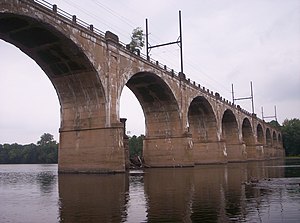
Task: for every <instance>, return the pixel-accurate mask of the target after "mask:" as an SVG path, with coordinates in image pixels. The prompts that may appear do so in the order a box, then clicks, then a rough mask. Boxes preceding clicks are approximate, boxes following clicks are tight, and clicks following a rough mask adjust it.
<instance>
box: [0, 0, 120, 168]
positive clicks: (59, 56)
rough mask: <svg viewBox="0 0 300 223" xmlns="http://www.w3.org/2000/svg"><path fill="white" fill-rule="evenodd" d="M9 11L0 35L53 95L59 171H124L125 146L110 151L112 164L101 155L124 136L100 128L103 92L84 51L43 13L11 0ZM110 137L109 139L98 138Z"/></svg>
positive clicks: (2, 18)
mask: <svg viewBox="0 0 300 223" xmlns="http://www.w3.org/2000/svg"><path fill="white" fill-rule="evenodd" d="M14 4H17V5H14ZM22 7H24V8H22ZM26 7H29V8H26ZM9 10H12V12H8V11H7V12H5V13H2V12H1V13H0V39H2V40H4V41H6V42H8V43H10V44H12V45H14V46H16V47H18V48H19V49H20V50H21V51H22V52H24V53H25V54H26V55H28V56H29V57H30V58H32V59H33V60H34V61H35V62H36V63H37V64H38V65H39V66H40V67H41V69H42V70H43V71H44V72H45V74H46V75H47V76H48V78H49V79H50V81H51V82H52V84H53V86H54V88H55V90H56V93H57V95H58V99H59V103H60V106H61V109H60V112H61V116H60V119H61V124H60V129H59V132H60V137H59V147H60V149H59V164H58V171H59V172H81V171H82V172H85V171H91V172H102V171H108V170H109V169H110V168H112V169H114V171H124V162H125V159H124V151H122V150H118V151H117V152H116V153H115V154H117V153H118V155H116V156H118V157H120V159H119V160H118V161H117V162H115V163H114V166H113V167H112V165H111V164H109V163H108V162H107V160H106V159H107V153H108V152H107V150H108V149H109V148H112V147H113V148H120V147H122V143H120V141H121V140H120V139H119V138H120V137H119V136H123V135H121V130H119V129H116V130H114V131H115V133H111V132H109V131H106V130H105V127H106V126H107V124H108V125H110V123H107V117H106V96H105V91H104V87H103V85H102V83H101V80H100V78H99V75H98V73H97V71H96V69H95V68H94V66H93V65H92V63H91V61H90V60H89V59H88V56H87V55H86V54H85V52H84V51H83V49H82V48H81V47H79V46H78V45H77V43H75V42H74V41H73V40H72V38H71V37H70V36H68V35H71V34H70V33H69V34H67V35H65V34H64V33H62V32H61V31H60V30H58V28H57V27H55V26H53V25H51V24H50V23H47V22H46V21H47V19H46V18H45V19H43V20H42V19H41V18H40V17H38V15H37V14H36V13H35V11H34V10H35V9H34V8H30V6H29V5H27V4H24V5H22V4H21V3H20V2H19V1H14V2H13V1H12V3H11V8H10V9H9ZM13 10H16V13H15V12H13ZM31 10H32V11H31ZM19 13H26V15H20V14H19ZM40 13H41V12H40ZM27 14H28V15H27ZM73 39H74V38H73ZM112 131H113V130H112ZM119 132H120V133H119ZM99 136H101V137H99ZM111 136H114V138H111V139H109V140H106V141H105V140H102V139H103V138H105V139H107V138H109V137H111ZM82 157H84V159H83V158H82Z"/></svg>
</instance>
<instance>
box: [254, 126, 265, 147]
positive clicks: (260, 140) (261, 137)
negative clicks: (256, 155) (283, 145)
mask: <svg viewBox="0 0 300 223" xmlns="http://www.w3.org/2000/svg"><path fill="white" fill-rule="evenodd" d="M256 132H257V142H258V143H260V144H264V142H265V140H264V132H263V129H262V127H261V125H260V124H258V125H257V127H256Z"/></svg>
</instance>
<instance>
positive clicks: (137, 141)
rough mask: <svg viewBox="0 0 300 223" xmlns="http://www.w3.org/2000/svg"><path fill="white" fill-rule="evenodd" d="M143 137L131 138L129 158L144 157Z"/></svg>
mask: <svg viewBox="0 0 300 223" xmlns="http://www.w3.org/2000/svg"><path fill="white" fill-rule="evenodd" d="M143 138H144V136H143V135H140V136H139V137H137V136H136V135H134V136H132V137H130V138H129V156H130V158H134V157H136V156H139V157H142V156H143Z"/></svg>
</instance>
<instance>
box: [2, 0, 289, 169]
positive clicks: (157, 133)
mask: <svg viewBox="0 0 300 223" xmlns="http://www.w3.org/2000/svg"><path fill="white" fill-rule="evenodd" d="M0 38H1V39H2V40H4V41H6V42H9V43H11V44H13V45H15V46H16V47H18V48H19V49H20V50H21V51H23V52H24V53H25V54H27V55H28V56H29V57H31V58H32V59H33V60H34V61H35V62H36V63H37V64H38V65H39V66H40V67H41V68H42V69H43V70H44V72H45V74H46V75H47V76H48V77H49V79H50V80H51V82H52V84H53V85H54V87H55V89H56V92H57V95H58V98H59V102H60V105H61V126H60V129H59V132H60V139H59V165H58V168H59V172H97V173H103V172H124V171H125V170H126V165H127V164H128V148H127V147H128V141H127V140H128V139H127V137H126V135H125V127H124V126H125V121H124V119H120V117H119V107H120V96H121V93H122V90H123V88H124V87H125V85H126V86H127V87H128V88H129V89H130V90H131V91H132V92H133V93H134V94H135V96H136V97H137V99H138V100H139V102H140V104H141V106H142V109H143V112H144V116H145V123H146V133H145V139H144V142H143V147H144V148H143V149H144V159H145V164H146V165H148V166H150V167H177V166H179V167H181V166H194V165H196V164H204V163H226V162H239V161H247V160H263V159H272V158H278V157H282V156H284V150H283V146H282V135H281V132H280V131H279V130H278V129H275V128H273V127H272V126H270V125H268V124H267V123H265V122H264V121H262V120H261V119H259V118H257V117H256V115H255V114H250V113H249V112H247V111H245V110H243V109H241V108H240V107H238V106H236V105H234V104H232V103H231V102H228V101H227V100H225V99H223V98H222V97H221V96H220V95H219V94H218V93H213V92H211V91H210V90H208V89H205V88H204V87H202V86H200V85H198V84H196V83H195V82H192V81H190V79H187V78H186V76H185V75H184V74H183V73H179V74H176V73H174V71H172V70H170V69H168V68H167V67H166V66H162V65H160V64H159V63H158V62H153V61H152V60H147V59H145V58H143V57H141V56H139V55H136V54H134V53H131V52H130V51H128V50H127V49H126V47H125V45H124V44H122V43H120V42H119V40H118V36H116V35H115V34H113V33H111V32H106V33H105V34H104V33H102V32H101V31H99V30H97V29H95V28H94V27H93V26H92V25H88V24H86V23H84V22H83V21H81V20H79V19H77V18H76V16H72V15H70V14H68V13H66V12H64V11H62V10H60V9H58V8H57V6H56V5H50V4H49V3H47V2H45V1H41V0H36V1H33V0H1V2H0ZM2 56H3V55H2ZM2 75H3V74H2ZM128 106H130V104H128Z"/></svg>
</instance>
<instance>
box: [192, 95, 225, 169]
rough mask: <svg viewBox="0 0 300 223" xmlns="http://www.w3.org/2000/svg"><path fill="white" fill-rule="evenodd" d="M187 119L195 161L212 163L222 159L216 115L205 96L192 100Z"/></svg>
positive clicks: (197, 162)
mask: <svg viewBox="0 0 300 223" xmlns="http://www.w3.org/2000/svg"><path fill="white" fill-rule="evenodd" d="M188 121H189V132H190V133H191V134H192V139H193V149H194V160H195V163H196V164H200V163H213V162H215V161H216V160H220V159H222V157H223V155H222V151H221V150H220V146H219V142H218V137H217V122H216V117H215V114H214V111H213V109H212V106H211V105H210V103H209V102H208V101H207V99H206V98H204V97H202V96H198V97H196V98H194V99H193V100H192V102H191V104H190V107H189V110H188Z"/></svg>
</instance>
